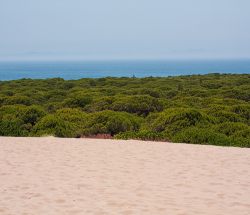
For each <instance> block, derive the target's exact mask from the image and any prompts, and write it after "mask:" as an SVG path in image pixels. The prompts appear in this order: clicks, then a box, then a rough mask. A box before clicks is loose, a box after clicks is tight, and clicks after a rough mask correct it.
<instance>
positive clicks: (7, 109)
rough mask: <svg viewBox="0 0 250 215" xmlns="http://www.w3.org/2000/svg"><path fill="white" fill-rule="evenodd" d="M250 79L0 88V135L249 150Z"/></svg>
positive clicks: (17, 83)
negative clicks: (101, 138)
mask: <svg viewBox="0 0 250 215" xmlns="http://www.w3.org/2000/svg"><path fill="white" fill-rule="evenodd" d="M249 102H250V75H249V74H245V75H230V74H227V75H225V74H209V75H193V76H179V77H167V78H153V77H148V78H111V77H107V78H99V79H80V80H70V81H65V80H63V79H60V78H55V79H47V80H31V79H22V80H14V81H2V82H0V135H2V136H45V135H54V136H58V137H81V136H85V137H87V136H95V135H98V134H99V135H100V134H108V135H111V136H113V137H114V138H122V139H130V138H132V139H142V140H157V141H158V140H166V141H173V142H185V143H194V144H212V145H220V146H239V147H250V103H249Z"/></svg>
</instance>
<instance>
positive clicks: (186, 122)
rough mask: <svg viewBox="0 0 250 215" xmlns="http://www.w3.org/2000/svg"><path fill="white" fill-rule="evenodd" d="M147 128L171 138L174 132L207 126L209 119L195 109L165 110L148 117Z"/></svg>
mask: <svg viewBox="0 0 250 215" xmlns="http://www.w3.org/2000/svg"><path fill="white" fill-rule="evenodd" d="M147 121H148V122H147V128H148V129H149V130H152V131H154V132H163V131H164V132H165V133H166V134H167V133H168V135H167V136H168V137H171V136H172V135H174V134H175V133H176V132H179V131H181V130H183V129H185V128H187V127H190V126H195V125H197V124H201V123H204V124H207V123H209V122H210V121H211V122H212V119H210V118H209V117H208V116H207V115H206V114H203V113H201V112H199V111H197V110H195V109H188V108H187V109H183V108H179V109H167V110H165V111H164V112H161V113H159V114H157V115H154V116H153V117H152V116H149V117H148V119H147Z"/></svg>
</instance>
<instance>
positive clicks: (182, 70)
mask: <svg viewBox="0 0 250 215" xmlns="http://www.w3.org/2000/svg"><path fill="white" fill-rule="evenodd" d="M208 73H235V74H243V73H245V74H246V73H248V74H249V73H250V59H248V60H247V59H245V60H126V61H125V60H114V61H16V62H13V61H9V62H0V80H2V81H4V80H15V79H21V78H32V79H45V78H55V77H60V78H64V79H66V80H69V79H80V78H99V77H107V76H112V77H132V76H136V77H149V76H154V77H165V76H178V75H192V74H208Z"/></svg>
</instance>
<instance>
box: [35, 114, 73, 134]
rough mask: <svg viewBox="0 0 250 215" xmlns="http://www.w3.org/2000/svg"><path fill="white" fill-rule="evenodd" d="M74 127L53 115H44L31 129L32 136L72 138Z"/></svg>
mask: <svg viewBox="0 0 250 215" xmlns="http://www.w3.org/2000/svg"><path fill="white" fill-rule="evenodd" d="M75 132H76V130H75V125H74V124H72V123H69V122H67V121H64V120H63V119H61V118H60V117H57V116H55V115H46V116H45V117H43V118H42V119H41V120H40V121H39V122H38V123H37V124H36V125H35V126H34V127H33V129H32V135H34V136H50V135H52V136H56V137H74V136H75V135H76V133H75Z"/></svg>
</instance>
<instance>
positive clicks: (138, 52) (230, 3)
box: [0, 0, 250, 60]
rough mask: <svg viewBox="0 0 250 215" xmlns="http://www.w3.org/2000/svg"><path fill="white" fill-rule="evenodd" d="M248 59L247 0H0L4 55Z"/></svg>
mask: <svg viewBox="0 0 250 215" xmlns="http://www.w3.org/2000/svg"><path fill="white" fill-rule="evenodd" d="M151 58H152V59H168V58H250V0H171V1H170V0H0V60H12V59H51V60H53V59H151Z"/></svg>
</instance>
